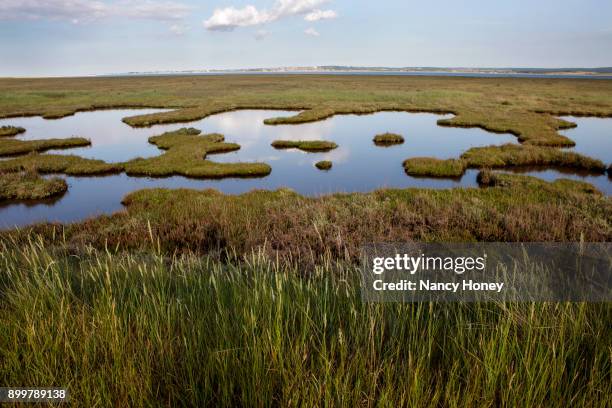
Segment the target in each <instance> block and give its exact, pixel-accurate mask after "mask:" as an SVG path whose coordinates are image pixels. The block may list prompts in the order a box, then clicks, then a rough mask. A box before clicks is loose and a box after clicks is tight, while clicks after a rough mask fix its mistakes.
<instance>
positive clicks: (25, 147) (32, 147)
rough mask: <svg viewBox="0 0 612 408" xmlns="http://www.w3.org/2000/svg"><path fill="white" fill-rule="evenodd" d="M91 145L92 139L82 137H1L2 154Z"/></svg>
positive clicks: (0, 154)
mask: <svg viewBox="0 0 612 408" xmlns="http://www.w3.org/2000/svg"><path fill="white" fill-rule="evenodd" d="M89 145H91V141H90V140H88V139H85V138H82V137H70V138H66V139H41V140H16V139H0V156H13V155H19V154H26V153H32V152H43V151H45V150H50V149H70V148H72V147H82V146H89Z"/></svg>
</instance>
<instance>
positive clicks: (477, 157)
mask: <svg viewBox="0 0 612 408" xmlns="http://www.w3.org/2000/svg"><path fill="white" fill-rule="evenodd" d="M461 159H463V160H465V161H466V163H467V165H468V166H469V167H478V168H482V167H514V166H558V167H566V168H572V169H578V170H590V171H595V172H600V173H603V172H604V171H605V170H606V166H605V165H604V163H602V162H601V160H597V159H592V158H590V157H587V156H584V155H581V154H579V153H575V152H571V151H564V150H561V149H555V148H552V147H541V146H530V145H516V144H510V143H509V144H504V145H501V146H486V147H472V148H471V149H469V150H468V151H466V152H465V153H463V154H462V155H461Z"/></svg>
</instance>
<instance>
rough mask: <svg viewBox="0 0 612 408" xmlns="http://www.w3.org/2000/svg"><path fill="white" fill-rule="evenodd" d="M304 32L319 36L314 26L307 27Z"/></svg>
mask: <svg viewBox="0 0 612 408" xmlns="http://www.w3.org/2000/svg"><path fill="white" fill-rule="evenodd" d="M304 34H306V35H311V36H313V37H318V36H320V35H321V34H319V32H318V31H317V30H315V29H314V28H312V27H310V28H307V29H306V30H304Z"/></svg>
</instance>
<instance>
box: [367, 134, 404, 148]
mask: <svg viewBox="0 0 612 408" xmlns="http://www.w3.org/2000/svg"><path fill="white" fill-rule="evenodd" d="M402 143H404V137H403V136H402V135H398V134H396V133H388V132H387V133H381V134H380V135H376V136H374V144H375V145H377V146H390V145H395V144H402Z"/></svg>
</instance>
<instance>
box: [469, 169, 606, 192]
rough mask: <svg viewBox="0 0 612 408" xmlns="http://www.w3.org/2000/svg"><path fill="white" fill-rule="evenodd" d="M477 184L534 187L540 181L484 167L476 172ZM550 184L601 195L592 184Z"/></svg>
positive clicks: (554, 182) (562, 180) (484, 185)
mask: <svg viewBox="0 0 612 408" xmlns="http://www.w3.org/2000/svg"><path fill="white" fill-rule="evenodd" d="M476 180H477V181H478V184H479V185H480V186H483V187H505V188H513V187H514V188H517V187H519V188H523V189H524V188H529V187H535V186H536V185H537V183H538V181H540V180H539V179H538V178H536V177H532V176H521V177H515V176H514V175H511V174H505V173H499V172H494V171H492V170H490V169H484V170H481V171H480V172H478V176H477V177H476ZM550 185H552V186H554V187H557V188H559V189H560V190H561V191H563V190H571V191H573V192H580V193H586V194H595V195H602V193H601V192H600V191H599V190H597V189H596V188H595V187H593V185H592V184H589V183H586V182H583V181H577V180H568V179H558V180H555V181H553V182H552V183H550Z"/></svg>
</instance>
